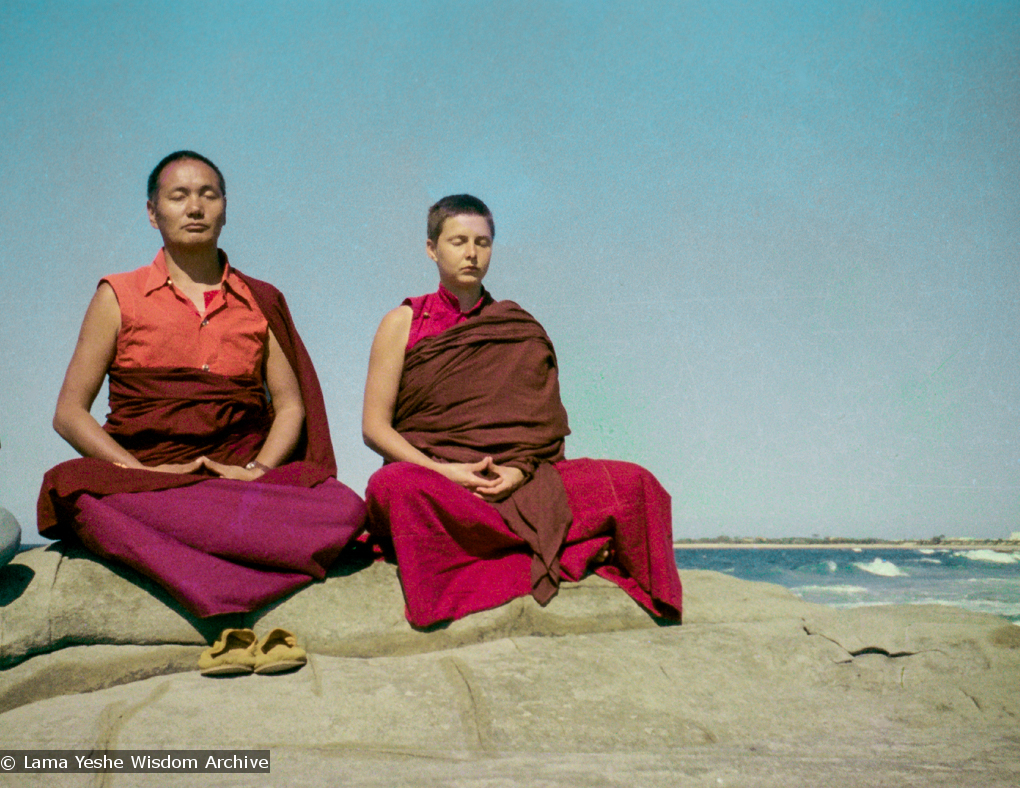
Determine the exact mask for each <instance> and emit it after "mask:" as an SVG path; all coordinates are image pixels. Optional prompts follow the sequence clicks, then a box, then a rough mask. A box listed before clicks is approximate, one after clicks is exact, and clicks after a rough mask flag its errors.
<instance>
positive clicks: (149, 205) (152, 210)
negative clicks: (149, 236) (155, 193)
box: [145, 197, 159, 230]
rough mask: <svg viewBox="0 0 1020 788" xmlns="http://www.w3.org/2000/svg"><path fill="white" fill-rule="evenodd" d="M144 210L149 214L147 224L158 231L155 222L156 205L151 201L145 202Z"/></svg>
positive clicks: (157, 225)
mask: <svg viewBox="0 0 1020 788" xmlns="http://www.w3.org/2000/svg"><path fill="white" fill-rule="evenodd" d="M156 199H159V198H158V197H157V198H156ZM145 208H146V210H148V212H149V224H151V225H152V226H153V227H155V228H156V229H157V230H158V229H159V224H158V223H157V222H156V205H155V204H154V203H153V202H152V200H146V201H145Z"/></svg>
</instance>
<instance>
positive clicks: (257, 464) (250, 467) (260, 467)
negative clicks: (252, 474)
mask: <svg viewBox="0 0 1020 788" xmlns="http://www.w3.org/2000/svg"><path fill="white" fill-rule="evenodd" d="M256 468H257V469H258V470H260V471H262V473H266V472H267V471H269V470H270V468H269V466H268V465H263V464H262V463H261V462H259V461H258V460H252V461H251V462H249V463H248V464H247V465H245V466H244V469H245V470H246V471H254V470H255V469H256Z"/></svg>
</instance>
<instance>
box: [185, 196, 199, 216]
mask: <svg viewBox="0 0 1020 788" xmlns="http://www.w3.org/2000/svg"><path fill="white" fill-rule="evenodd" d="M184 207H185V210H186V211H187V213H188V216H201V215H202V213H203V209H202V200H201V198H200V197H199V196H198V195H197V194H196V195H193V196H191V197H189V198H188V202H187V204H186V205H185V206H184Z"/></svg>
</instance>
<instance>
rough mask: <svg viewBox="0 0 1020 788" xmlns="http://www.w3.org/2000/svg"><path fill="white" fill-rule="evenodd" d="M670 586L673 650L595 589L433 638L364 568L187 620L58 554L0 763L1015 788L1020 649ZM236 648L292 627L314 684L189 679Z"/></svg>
mask: <svg viewBox="0 0 1020 788" xmlns="http://www.w3.org/2000/svg"><path fill="white" fill-rule="evenodd" d="M683 580H684V592H685V599H684V602H685V621H684V625H683V626H659V625H657V623H656V622H655V621H653V620H652V619H650V618H649V617H648V616H647V614H645V613H644V612H643V611H641V610H640V608H638V607H637V606H636V605H635V604H634V603H633V602H632V601H631V600H630V599H629V598H628V597H627V596H626V595H624V594H623V593H622V592H621V591H619V590H618V589H617V588H616V587H615V586H613V585H611V584H609V583H606V582H603V581H601V580H599V579H598V578H588V579H587V580H585V581H584V582H582V583H579V584H569V585H566V586H565V587H564V588H563V589H562V590H561V592H560V595H559V596H558V597H557V598H556V599H554V600H553V602H552V603H551V604H550V605H549V606H548V607H546V608H539V607H538V606H537V605H535V604H534V602H533V601H532V600H531V599H521V600H517V601H515V602H513V603H512V604H509V605H506V606H504V607H502V608H499V609H497V610H492V611H486V612H484V613H480V614H477V615H475V616H471V617H469V618H467V619H465V620H462V621H459V622H455V623H453V624H451V625H450V626H447V627H440V628H435V629H434V630H432V631H426V632H423V631H416V630H414V629H412V628H411V627H410V626H409V625H408V624H407V623H406V621H405V620H404V618H403V602H402V598H401V595H400V587H399V584H398V581H397V578H396V571H395V569H394V567H392V566H388V565H385V564H372V565H369V566H365V565H364V563H361V562H358V561H357V560H352V561H351V562H350V563H348V564H347V565H344V566H341V567H339V568H338V569H337V570H336V571H335V572H334V573H333V574H332V575H331V577H330V578H328V579H327V580H326V581H325V582H324V583H318V584H315V585H313V586H311V587H309V588H306V589H304V590H302V591H300V592H299V593H297V594H295V595H294V596H292V597H291V598H289V599H287V600H285V601H283V602H282V603H280V604H278V605H276V606H274V607H272V608H270V609H267V610H263V611H260V612H259V613H258V614H252V615H250V616H231V617H225V619H227V620H218V621H201V620H198V619H194V618H192V617H190V616H188V615H187V614H186V613H183V612H182V611H181V610H180V609H179V608H178V607H177V606H176V605H174V604H173V603H172V602H168V600H167V599H166V597H165V595H164V594H162V592H160V591H159V590H158V589H156V588H154V587H153V586H151V585H149V584H147V583H145V582H144V581H143V580H141V579H140V578H138V577H137V576H135V575H134V574H133V573H131V572H129V571H128V570H119V569H114V570H111V569H110V568H109V567H107V566H106V565H104V564H103V563H101V562H100V561H98V560H96V559H95V558H93V557H91V556H90V555H88V554H87V553H84V552H82V551H80V550H76V549H73V548H67V547H65V546H62V545H53V546H50V547H48V548H46V549H39V550H34V551H30V552H27V553H23V554H21V555H20V556H18V557H17V558H16V559H15V560H14V562H13V563H12V564H10V565H8V566H7V567H4V568H2V569H0V589H2V598H0V666H2V670H0V712H2V713H0V749H3V748H8V749H30V748H31V749H34V748H61V749H79V750H92V749H96V750H98V749H102V748H111V749H114V748H115V749H163V748H166V749H169V748H173V749H213V748H218V749H223V748H231V747H237V748H246V749H270V750H271V753H272V778H271V780H267V779H266V778H265V777H264V776H261V777H260V776H258V775H238V774H234V775H231V774H226V775H215V776H214V779H213V780H212V782H213V783H214V784H217V785H238V786H240V785H250V784H253V783H259V784H264V783H269V782H272V783H273V784H285V785H289V786H290V785H294V786H302V785H308V786H319V785H331V786H333V785H342V786H397V785H400V786H404V785H406V786H419V785H421V786H425V785H436V786H440V785H441V786H486V787H487V788H488V787H491V786H511V785H512V786H521V785H527V786H616V785H619V786H676V785H678V786H688V785H690V786H735V785H739V786H783V787H784V788H785V787H786V786H820V787H822V788H824V786H830V785H831V786H836V785H839V786H855V787H856V786H886V785H896V786H926V788H927V787H930V786H999V785H1001V786H1007V785H1008V786H1016V785H1018V784H1020V627H1016V626H1013V625H1011V624H1010V623H1009V622H1008V621H1006V620H1005V619H1001V618H997V617H995V616H987V615H979V614H973V613H967V612H965V611H962V610H958V609H954V608H948V607H935V606H917V607H882V608H858V609H854V610H834V609H830V608H826V607H821V606H817V605H811V604H808V603H805V602H803V601H801V600H799V599H798V598H797V597H795V596H794V595H792V594H791V593H789V592H788V591H786V590H785V589H782V588H780V587H778V586H772V585H767V584H761V583H748V582H743V581H739V580H735V579H733V578H731V577H728V576H726V575H722V574H718V573H714V572H692V571H688V572H685V573H684V576H683ZM227 625H232V626H236V625H248V626H252V627H253V628H254V629H255V630H256V631H257V632H259V633H260V634H261V633H263V632H265V631H268V630H269V629H270V628H272V627H274V626H284V627H287V628H288V629H291V630H293V631H295V632H296V633H298V635H299V637H300V638H301V640H302V641H303V642H304V643H305V645H306V646H307V647H308V650H309V652H310V660H309V664H308V665H307V666H306V667H305V668H303V669H302V670H300V671H298V672H296V673H292V674H286V675H277V676H271V677H270V676H242V677H239V678H232V679H219V680H216V679H208V678H203V677H200V676H199V675H198V674H197V672H195V670H194V665H195V660H196V659H197V656H198V653H199V651H200V650H201V648H202V647H203V646H204V645H205V644H206V643H207V642H209V641H211V640H212V639H213V638H215V636H216V634H218V632H219V629H220V628H222V627H223V626H227ZM4 779H5V778H4V777H3V775H2V774H0V783H2V781H3V780H4ZM10 779H11V780H12V781H13V780H15V779H17V783H16V784H18V785H28V786H31V785H39V786H43V785H45V786H53V785H83V786H84V785H106V786H118V785H123V786H130V785H140V784H146V785H149V784H156V783H155V782H152V780H160V779H161V778H152V777H144V776H140V775H132V774H122V775H118V774H106V775H95V774H80V775H66V776H59V775H52V774H47V775H42V774H39V775H32V774H19V775H11V776H10ZM209 783H210V775H174V776H173V777H172V778H170V777H164V778H162V781H161V782H160V784H172V785H196V786H198V785H206V784H209Z"/></svg>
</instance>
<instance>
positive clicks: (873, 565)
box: [854, 558, 910, 577]
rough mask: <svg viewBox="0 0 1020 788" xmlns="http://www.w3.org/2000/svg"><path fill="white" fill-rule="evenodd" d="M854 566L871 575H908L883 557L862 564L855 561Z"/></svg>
mask: <svg viewBox="0 0 1020 788" xmlns="http://www.w3.org/2000/svg"><path fill="white" fill-rule="evenodd" d="M854 566H856V567H857V568H858V569H863V570H864V571H865V572H868V573H870V574H873V575H881V576H882V577H909V576H910V575H908V574H907V573H906V572H904V571H903V570H902V569H900V568H899V567H898V566H896V564H894V563H893V562H892V561H886V560H885V559H884V558H876V559H874V560H873V561H871V562H870V563H867V564H862V563H859V562H855V563H854Z"/></svg>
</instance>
